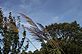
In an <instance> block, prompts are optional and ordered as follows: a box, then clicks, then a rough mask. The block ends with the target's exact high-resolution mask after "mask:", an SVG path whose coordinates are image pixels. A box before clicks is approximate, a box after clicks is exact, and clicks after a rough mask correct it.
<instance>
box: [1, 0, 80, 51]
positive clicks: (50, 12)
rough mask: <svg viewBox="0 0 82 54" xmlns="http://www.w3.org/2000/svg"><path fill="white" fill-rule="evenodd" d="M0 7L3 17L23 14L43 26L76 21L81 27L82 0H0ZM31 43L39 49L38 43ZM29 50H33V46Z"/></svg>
mask: <svg viewBox="0 0 82 54" xmlns="http://www.w3.org/2000/svg"><path fill="white" fill-rule="evenodd" d="M0 7H1V8H2V9H3V11H4V14H5V15H7V13H9V12H10V11H12V12H13V15H19V14H18V13H24V14H26V15H28V16H29V17H30V18H32V19H33V20H34V21H35V22H39V23H41V24H43V25H48V24H51V23H55V22H57V23H60V22H72V21H74V20H76V21H77V22H78V23H79V24H80V25H81V26H82V23H81V22H82V0H0ZM24 23H25V22H24ZM32 41H33V40H32ZM33 43H34V44H35V45H37V46H36V47H37V48H39V46H40V44H39V43H38V42H36V41H33ZM29 50H34V48H33V46H30V47H29Z"/></svg>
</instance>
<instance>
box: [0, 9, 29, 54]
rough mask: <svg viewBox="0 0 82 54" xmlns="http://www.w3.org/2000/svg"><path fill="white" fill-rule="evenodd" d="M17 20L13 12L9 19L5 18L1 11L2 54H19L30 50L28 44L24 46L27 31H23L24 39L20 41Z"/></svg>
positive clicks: (0, 40)
mask: <svg viewBox="0 0 82 54" xmlns="http://www.w3.org/2000/svg"><path fill="white" fill-rule="evenodd" d="M16 19H17V18H15V17H13V16H12V13H11V12H10V13H9V16H8V17H4V15H3V11H2V10H1V9H0V54H9V53H10V54H18V53H20V52H21V51H25V50H27V48H28V43H27V45H26V46H23V43H24V40H25V37H26V31H25V30H24V31H23V35H22V39H20V38H19V32H20V31H19V27H17V24H16ZM19 40H21V41H19Z"/></svg>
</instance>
